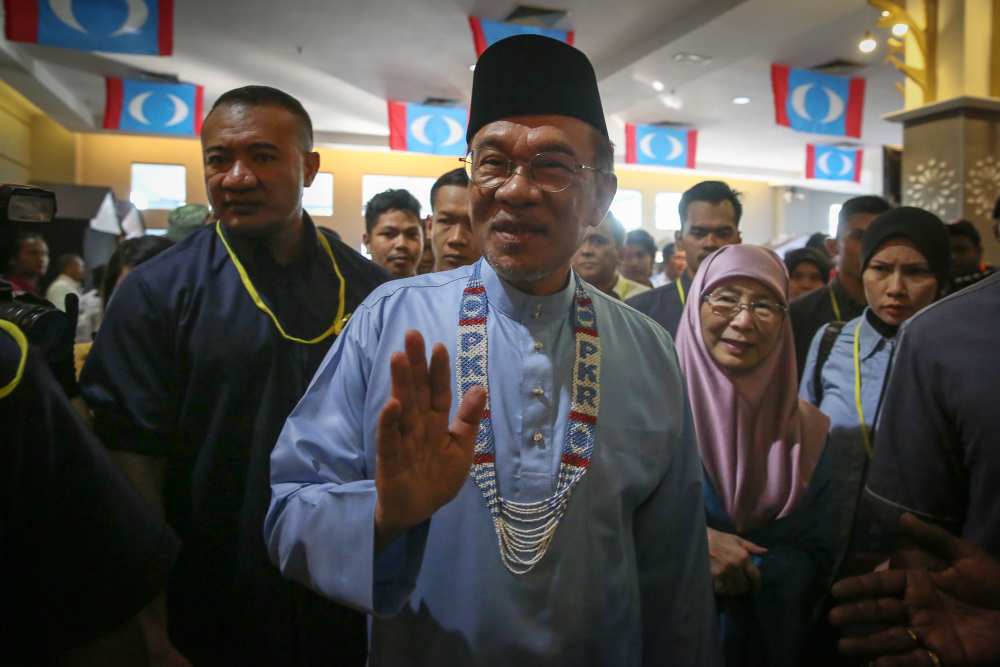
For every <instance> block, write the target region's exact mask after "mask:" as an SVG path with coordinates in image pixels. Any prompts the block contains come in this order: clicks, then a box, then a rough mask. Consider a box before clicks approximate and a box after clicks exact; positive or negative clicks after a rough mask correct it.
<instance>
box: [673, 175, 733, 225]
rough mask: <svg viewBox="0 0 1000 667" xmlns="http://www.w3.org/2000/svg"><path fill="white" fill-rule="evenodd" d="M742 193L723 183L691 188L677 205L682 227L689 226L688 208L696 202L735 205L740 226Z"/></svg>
mask: <svg viewBox="0 0 1000 667" xmlns="http://www.w3.org/2000/svg"><path fill="white" fill-rule="evenodd" d="M741 196H742V194H741V193H739V192H737V191H736V190H733V189H732V188H731V187H729V184H728V183H725V182H723V181H702V182H701V183H698V184H696V185H694V186H693V187H691V188H689V189H688V190H687V192H685V193H684V194H683V195H681V202H680V204H678V205H677V213H678V214H679V215H680V217H681V227H685V226H687V212H688V206H690V205H691V204H693V203H694V202H696V201H703V202H708V203H709V204H721V203H722V202H726V201H727V202H729V203H730V204H732V205H733V211H734V212H735V214H736V226H737V227H739V226H740V218H741V217H743V204H741V203H740V197H741Z"/></svg>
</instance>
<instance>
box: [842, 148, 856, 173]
mask: <svg viewBox="0 0 1000 667" xmlns="http://www.w3.org/2000/svg"><path fill="white" fill-rule="evenodd" d="M840 161H841V163H842V164H843V165H844V166H843V167H841V168H840V176H847V175H848V174H849V173H851V170H853V169H854V160H852V159H851V158H849V157H847V155H845V154H844V153H841V154H840Z"/></svg>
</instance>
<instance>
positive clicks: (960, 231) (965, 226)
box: [946, 220, 983, 248]
mask: <svg viewBox="0 0 1000 667" xmlns="http://www.w3.org/2000/svg"><path fill="white" fill-rule="evenodd" d="M946 226H947V228H948V236H950V237H953V238H954V237H962V236H964V237H965V238H967V239H969V240H970V241H972V245H974V246H976V247H977V248H982V247H983V237H982V236H980V235H979V230H978V229H976V226H975V225H973V224H972V222H971V221H969V220H956V221H955V222H953V223H951V224H950V225H946Z"/></svg>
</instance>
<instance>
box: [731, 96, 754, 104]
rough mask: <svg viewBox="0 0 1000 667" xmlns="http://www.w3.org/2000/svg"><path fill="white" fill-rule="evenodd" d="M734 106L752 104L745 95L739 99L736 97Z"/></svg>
mask: <svg viewBox="0 0 1000 667" xmlns="http://www.w3.org/2000/svg"><path fill="white" fill-rule="evenodd" d="M733 104H740V105H743V104H750V98H749V97H746V96H744V95H740V96H739V97H734V98H733Z"/></svg>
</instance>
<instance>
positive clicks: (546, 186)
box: [459, 150, 604, 192]
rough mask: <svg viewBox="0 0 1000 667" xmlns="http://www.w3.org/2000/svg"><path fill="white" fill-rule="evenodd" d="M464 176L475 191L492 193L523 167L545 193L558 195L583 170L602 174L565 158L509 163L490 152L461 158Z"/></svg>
mask: <svg viewBox="0 0 1000 667" xmlns="http://www.w3.org/2000/svg"><path fill="white" fill-rule="evenodd" d="M459 161H460V162H463V163H464V164H465V173H467V174H468V175H469V180H470V181H472V184H473V185H475V186H476V187H479V188H484V189H487V190H493V189H496V188H499V187H500V186H501V185H503V184H504V183H506V182H507V181H508V180H509V179H510V177H511V176H513V175H514V172H515V171H516V169H517V165H518V164H524V166H525V168H526V169H527V174H526V175H527V177H528V178H529V179H530V180H531V181H532V182H533V183H534V184H535V185H537V186H538V187H539V188H541V189H542V190H544V191H545V192H562V191H563V190H565V189H567V188H569V186H571V185H573V184H574V183H575V182H576V180H577V178H578V177H579V175H580V174H581V173H582V172H584V171H594V172H602V173H603V172H604V170H603V169H600V168H598V167H593V166H591V165H589V164H580V163H578V162H575V161H574V160H573V159H572V158H570V157H569V156H566V155H559V154H554V153H539V154H538V155H536V156H535V157H533V158H531V160H529V161H528V162H527V164H525V163H523V162H520V161H517V160H511V159H510V158H509V157H507V156H506V155H504V154H503V153H500V152H498V151H494V150H483V151H473V152H471V153H469V154H468V155H466V156H465V157H464V158H459Z"/></svg>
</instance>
